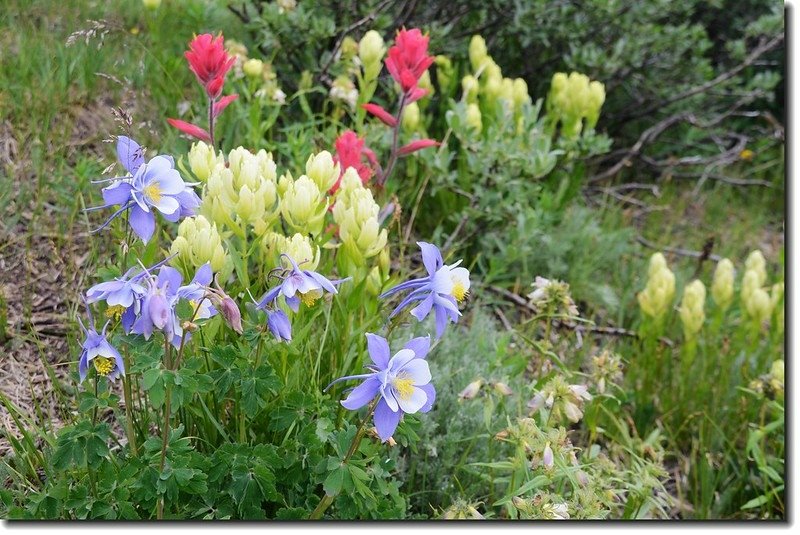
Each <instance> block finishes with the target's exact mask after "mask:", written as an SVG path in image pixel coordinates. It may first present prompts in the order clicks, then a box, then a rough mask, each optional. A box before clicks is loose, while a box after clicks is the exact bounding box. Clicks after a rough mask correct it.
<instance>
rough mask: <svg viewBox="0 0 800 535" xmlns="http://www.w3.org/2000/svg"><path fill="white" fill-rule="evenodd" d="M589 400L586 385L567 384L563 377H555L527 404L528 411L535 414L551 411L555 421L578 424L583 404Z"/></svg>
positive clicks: (589, 396)
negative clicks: (544, 410) (543, 410)
mask: <svg viewBox="0 0 800 535" xmlns="http://www.w3.org/2000/svg"><path fill="white" fill-rule="evenodd" d="M591 399H592V395H591V394H590V393H589V389H588V388H587V387H586V385H581V384H568V383H567V382H566V381H565V380H564V378H563V377H561V376H556V377H554V378H553V379H551V380H550V381H548V382H547V384H545V386H544V388H542V390H540V391H539V392H537V393H536V395H534V396H533V398H532V399H531V400H530V401H529V402H528V409H530V411H531V412H532V413H535V412H538V411H539V410H540V409H542V408H546V409H547V410H549V411H551V414H552V416H553V418H555V421H560V420H561V419H562V418H563V417H566V418H567V419H568V420H569V421H571V422H579V421H580V420H581V418H583V411H582V410H581V409H582V407H583V403H584V402H585V401H590V400H591Z"/></svg>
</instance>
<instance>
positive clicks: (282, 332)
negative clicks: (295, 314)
mask: <svg viewBox="0 0 800 535" xmlns="http://www.w3.org/2000/svg"><path fill="white" fill-rule="evenodd" d="M266 312H267V327H269V332H271V333H272V335H273V336H275V338H276V339H277V340H278V342H283V341H284V340H286V341H287V342H291V341H292V324H291V323H290V322H289V316H287V315H286V312H284V311H283V310H281V309H267V310H266Z"/></svg>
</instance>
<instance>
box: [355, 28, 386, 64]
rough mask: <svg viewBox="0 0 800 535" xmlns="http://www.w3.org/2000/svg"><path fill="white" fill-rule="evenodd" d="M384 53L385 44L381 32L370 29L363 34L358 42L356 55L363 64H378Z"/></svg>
mask: <svg viewBox="0 0 800 535" xmlns="http://www.w3.org/2000/svg"><path fill="white" fill-rule="evenodd" d="M384 54H386V45H385V44H384V42H383V37H381V34H379V33H378V32H376V31H375V30H370V31H368V32H367V33H365V34H364V37H362V38H361V41H359V43H358V57H359V59H360V60H361V63H362V64H363V65H364V66H367V65H374V64H380V62H381V60H382V59H383V56H384Z"/></svg>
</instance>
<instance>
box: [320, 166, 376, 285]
mask: <svg viewBox="0 0 800 535" xmlns="http://www.w3.org/2000/svg"><path fill="white" fill-rule="evenodd" d="M379 211H380V208H379V206H378V204H377V203H376V202H375V200H374V199H373V197H372V191H370V190H369V189H367V188H365V187H364V186H363V185H362V183H361V179H360V178H359V176H358V174H357V173H356V171H355V169H353V168H352V167H351V168H348V170H347V172H346V173H345V174H344V177H343V178H342V185H341V188H340V189H339V191H338V193H337V196H336V204H335V205H334V207H333V220H334V221H335V222H336V224H337V225H338V226H339V238H340V239H341V242H342V247H341V250H340V256H339V260H340V264H343V272H346V273H355V272H357V271H362V272H363V275H362V276H361V277H360V278H363V276H365V275H366V272H365V271H364V269H362V268H365V267H366V266H367V264H366V260H367V259H369V258H373V257H375V256H377V255H378V254H380V253H381V251H383V250H384V248H385V247H386V240H387V230H386V229H385V228H384V229H381V228H380V223H379V222H378V217H379Z"/></svg>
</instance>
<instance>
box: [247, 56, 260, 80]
mask: <svg viewBox="0 0 800 535" xmlns="http://www.w3.org/2000/svg"><path fill="white" fill-rule="evenodd" d="M242 71H243V72H244V73H245V75H247V76H248V77H250V78H254V79H260V78H261V75H262V74H263V72H264V62H263V61H261V60H260V59H256V58H252V59H248V60H247V61H245V62H244V65H242Z"/></svg>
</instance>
